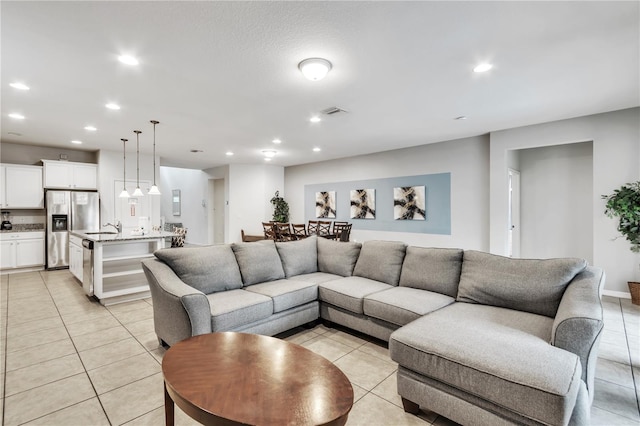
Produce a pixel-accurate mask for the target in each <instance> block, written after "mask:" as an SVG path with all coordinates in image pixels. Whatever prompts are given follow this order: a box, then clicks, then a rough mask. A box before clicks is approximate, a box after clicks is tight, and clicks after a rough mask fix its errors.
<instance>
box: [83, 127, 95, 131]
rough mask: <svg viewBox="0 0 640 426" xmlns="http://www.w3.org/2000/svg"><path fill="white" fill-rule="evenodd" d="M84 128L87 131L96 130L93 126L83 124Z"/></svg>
mask: <svg viewBox="0 0 640 426" xmlns="http://www.w3.org/2000/svg"><path fill="white" fill-rule="evenodd" d="M84 129H85V130H86V131H88V132H95V131H96V130H98V129H97V128H95V127H94V126H84Z"/></svg>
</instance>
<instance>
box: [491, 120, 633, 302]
mask: <svg viewBox="0 0 640 426" xmlns="http://www.w3.org/2000/svg"><path fill="white" fill-rule="evenodd" d="M639 122H640V108H631V109H626V110H621V111H614V112H610V113H604V114H597V115H591V116H586V117H579V118H574V119H569V120H562V121H555V122H551V123H544V124H538V125H533V126H526V127H520V128H516V129H510V130H503V131H499V132H494V133H492V134H491V160H490V162H491V163H490V164H491V167H490V185H491V191H490V209H491V210H490V211H491V216H490V243H491V244H490V249H491V252H493V253H497V254H505V253H506V252H507V226H506V223H507V211H508V198H507V186H508V179H507V157H508V155H507V154H508V151H509V150H513V149H525V148H535V147H541V146H552V145H563V144H568V143H576V142H588V141H593V193H592V196H591V209H592V215H593V223H592V225H591V226H592V228H593V257H592V258H593V264H594V265H596V266H599V267H602V268H604V270H605V272H606V274H607V281H606V285H605V289H606V290H607V291H609V292H618V293H610V294H617V295H628V289H627V284H626V283H627V281H633V280H635V281H638V280H640V270H639V268H638V264H639V263H640V255H638V254H634V253H632V252H631V250H629V244H628V243H627V242H626V241H624V240H623V239H622V238H619V239H617V240H615V241H612V239H613V238H615V237H616V236H617V235H618V233H617V231H616V222H615V221H614V220H612V219H609V218H607V217H606V216H605V215H604V214H603V211H604V201H603V200H602V199H601V195H602V194H610V193H611V192H613V190H614V189H616V188H618V187H619V186H620V185H622V184H624V183H626V182H632V181H637V180H639V179H640V127H639V126H638V123H639Z"/></svg>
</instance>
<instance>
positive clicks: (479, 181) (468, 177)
mask: <svg viewBox="0 0 640 426" xmlns="http://www.w3.org/2000/svg"><path fill="white" fill-rule="evenodd" d="M488 166H489V138H488V136H477V137H472V138H466V139H459V140H454V141H448V142H441V143H436V144H429V145H423V146H418V147H413V148H405V149H398V150H393V151H387V152H381V153H377V154H370V155H363V156H358V157H351V158H344V159H339V160H332V161H324V162H320V163H312V164H306V165H300V166H293V167H287V168H286V169H285V193H286V197H285V199H286V200H287V201H288V203H289V207H290V212H291V217H290V220H291V221H292V222H303V221H304V186H305V185H308V184H316V183H323V182H327V183H328V182H341V181H351V180H364V179H378V178H389V177H398V176H411V175H421V174H429V173H447V172H450V173H451V235H434V234H416V233H408V232H386V231H364V230H358V229H357V224H354V226H355V228H354V229H353V230H352V231H351V235H352V237H351V239H352V240H356V241H366V240H372V239H385V240H398V241H404V242H406V243H407V244H411V245H418V246H435V247H460V248H465V249H477V250H488V248H489V233H488V227H487V223H488V222H489V202H488V200H489V173H488Z"/></svg>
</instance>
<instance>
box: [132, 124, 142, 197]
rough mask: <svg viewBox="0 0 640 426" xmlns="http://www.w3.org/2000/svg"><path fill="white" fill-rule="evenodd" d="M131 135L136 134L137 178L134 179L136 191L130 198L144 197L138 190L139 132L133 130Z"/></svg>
mask: <svg viewBox="0 0 640 426" xmlns="http://www.w3.org/2000/svg"><path fill="white" fill-rule="evenodd" d="M133 133H135V134H136V154H137V155H136V157H137V166H136V168H137V170H138V176H137V178H136V190H135V191H133V194H132V195H131V196H132V197H144V194H143V193H142V190H141V189H140V133H142V132H141V131H140V130H134V131H133Z"/></svg>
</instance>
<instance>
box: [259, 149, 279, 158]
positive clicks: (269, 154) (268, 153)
mask: <svg viewBox="0 0 640 426" xmlns="http://www.w3.org/2000/svg"><path fill="white" fill-rule="evenodd" d="M276 153H277V151H276V150H275V149H265V150H263V151H262V155H264V156H265V157H267V158H271V157H275V155H276Z"/></svg>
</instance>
